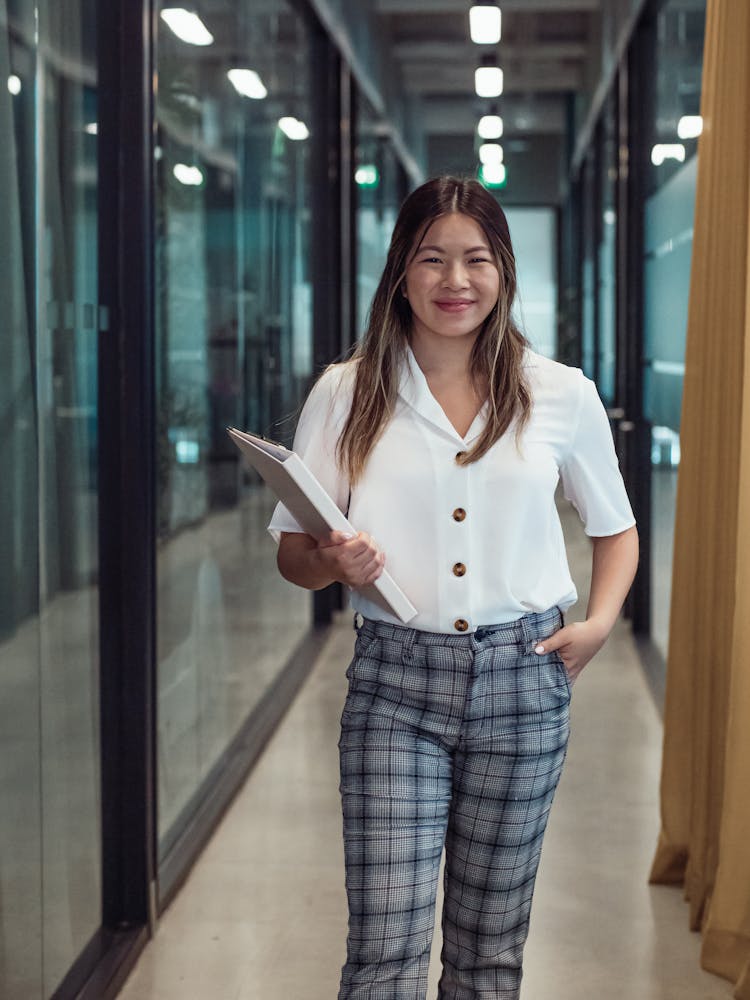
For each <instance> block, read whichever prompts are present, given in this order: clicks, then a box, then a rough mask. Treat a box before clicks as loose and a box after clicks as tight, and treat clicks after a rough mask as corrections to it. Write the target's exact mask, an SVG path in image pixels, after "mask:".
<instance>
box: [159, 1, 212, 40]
mask: <svg viewBox="0 0 750 1000" xmlns="http://www.w3.org/2000/svg"><path fill="white" fill-rule="evenodd" d="M161 16H162V20H163V21H164V22H165V23H166V24H167V25H168V27H169V28H170V29H171V30H172V31H173V32H174V34H175V35H177V37H178V38H179V39H180V41H182V42H186V43H187V44H188V45H211V44H212V42H213V40H214V36H213V35H212V34H211V32H210V31H209V30H208V28H207V27H206V26H205V24H204V23H203V21H201V19H200V18H199V17H198V15H197V14H193V13H192V12H191V11H189V10H185V8H184V7H165V8H164V10H163V11H162V12H161Z"/></svg>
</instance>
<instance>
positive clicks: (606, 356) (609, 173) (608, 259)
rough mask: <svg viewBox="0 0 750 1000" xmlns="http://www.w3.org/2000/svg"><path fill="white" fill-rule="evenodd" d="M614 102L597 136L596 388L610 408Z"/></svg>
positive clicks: (613, 306)
mask: <svg viewBox="0 0 750 1000" xmlns="http://www.w3.org/2000/svg"><path fill="white" fill-rule="evenodd" d="M616 114H617V102H616V100H615V94H614V91H611V92H610V95H609V98H608V99H607V101H606V102H605V104H604V110H603V117H602V124H601V127H600V129H599V132H598V141H599V143H600V144H601V145H600V155H599V196H600V197H599V208H598V213H599V218H598V220H597V228H598V232H599V247H598V264H599V267H598V279H599V289H598V296H599V331H598V333H599V335H598V344H597V347H598V354H599V358H598V361H599V364H598V372H597V374H598V377H599V381H598V388H599V394H600V395H601V397H602V400H603V401H604V403H606V404H607V405H609V406H611V405H612V404H613V403H614V399H615V363H616V356H615V323H616V311H617V304H616V298H615V295H616V283H617V274H616V267H617V264H616V260H615V254H616V234H617V212H616V208H617V121H616Z"/></svg>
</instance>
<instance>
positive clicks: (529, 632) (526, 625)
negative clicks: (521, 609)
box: [521, 614, 537, 645]
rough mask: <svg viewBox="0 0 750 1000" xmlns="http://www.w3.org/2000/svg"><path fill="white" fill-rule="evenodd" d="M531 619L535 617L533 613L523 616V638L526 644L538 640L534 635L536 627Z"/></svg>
mask: <svg viewBox="0 0 750 1000" xmlns="http://www.w3.org/2000/svg"><path fill="white" fill-rule="evenodd" d="M530 619H533V615H531V614H525V615H524V616H523V617H522V618H521V638H522V639H523V642H524V645H526V644H527V643H530V642H534V641H536V638H537V637H536V636H535V635H533V632H534V631H535V629H534V626H533V625H532V623H531V620H530Z"/></svg>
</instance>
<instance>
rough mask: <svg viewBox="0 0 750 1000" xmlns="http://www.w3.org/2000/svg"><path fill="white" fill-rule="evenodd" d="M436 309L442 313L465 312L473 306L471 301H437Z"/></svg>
mask: <svg viewBox="0 0 750 1000" xmlns="http://www.w3.org/2000/svg"><path fill="white" fill-rule="evenodd" d="M435 305H436V306H437V307H438V309H442V310H443V312H456V313H457V312H465V310H467V309H468V308H469V307H470V306H473V305H474V301H473V299H439V300H437V301H436V302H435Z"/></svg>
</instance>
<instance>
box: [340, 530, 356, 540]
mask: <svg viewBox="0 0 750 1000" xmlns="http://www.w3.org/2000/svg"><path fill="white" fill-rule="evenodd" d="M342 536H343V537H344V538H345V539H346V540H347V542H348V541H349V539H350V538H354V535H353V534H352V533H351V531H344V532H342Z"/></svg>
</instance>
